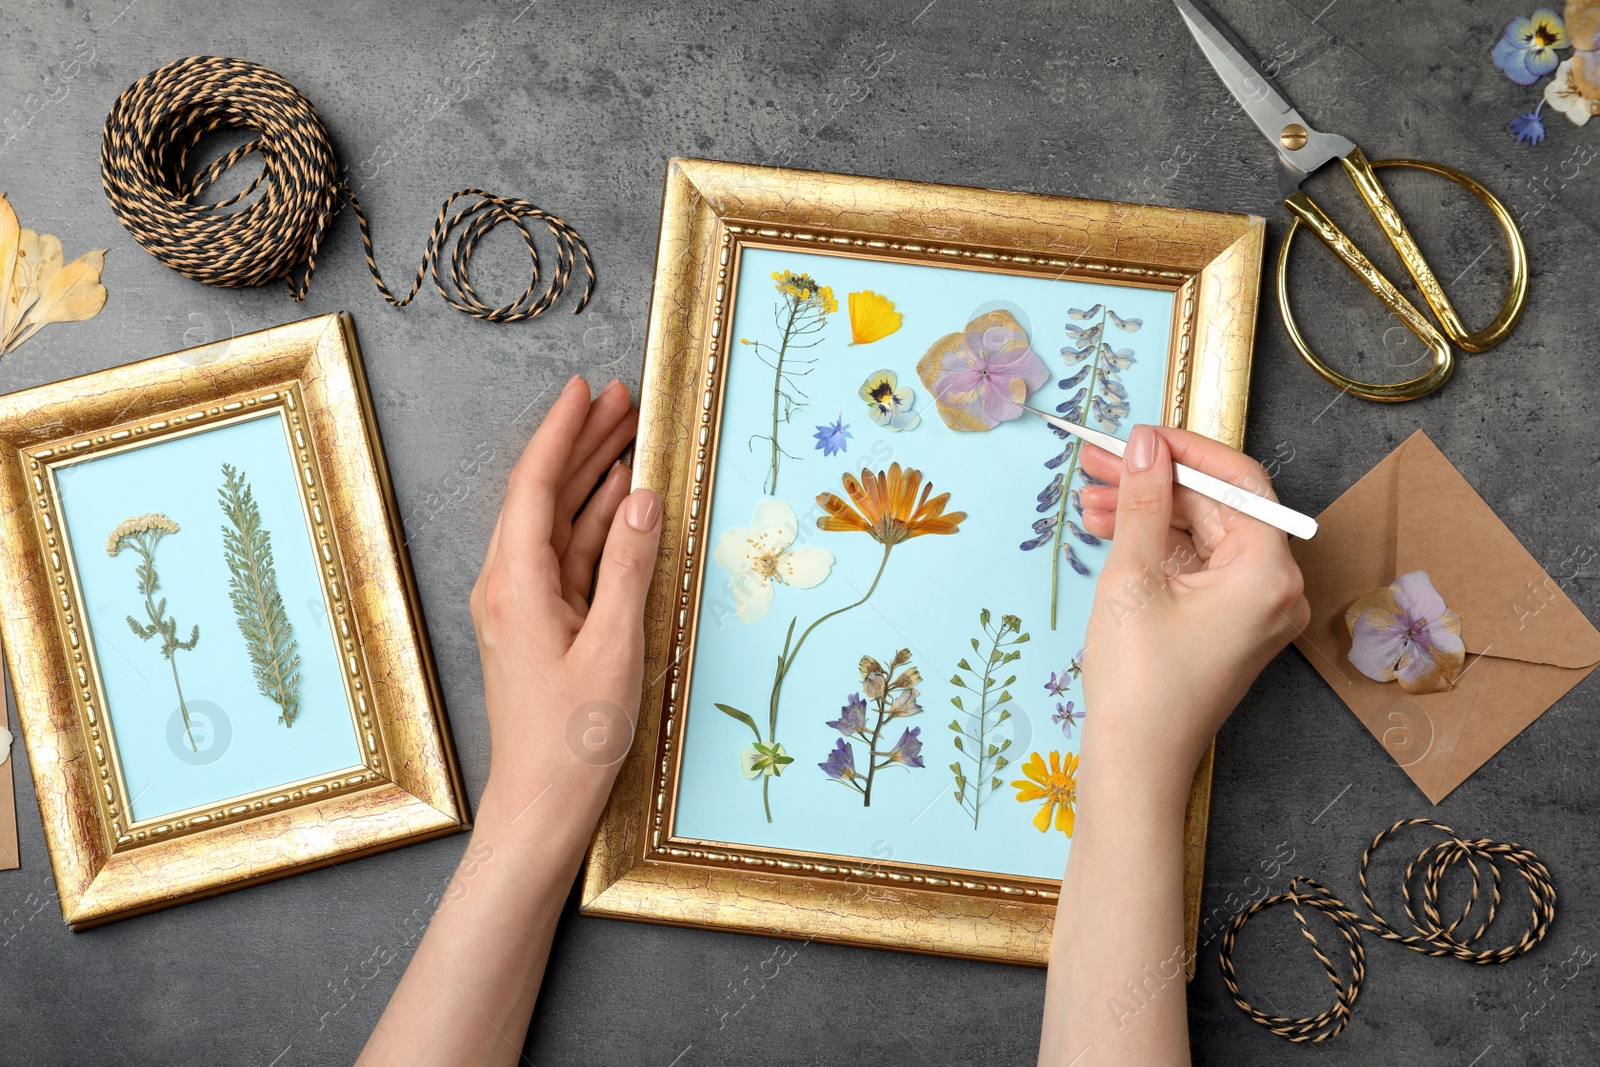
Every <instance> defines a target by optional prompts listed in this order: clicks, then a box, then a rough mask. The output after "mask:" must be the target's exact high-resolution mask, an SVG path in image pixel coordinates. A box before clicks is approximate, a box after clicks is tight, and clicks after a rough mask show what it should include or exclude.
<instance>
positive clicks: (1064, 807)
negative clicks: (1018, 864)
mask: <svg viewBox="0 0 1600 1067" xmlns="http://www.w3.org/2000/svg"><path fill="white" fill-rule="evenodd" d="M1022 773H1023V774H1024V775H1026V776H1027V777H1025V778H1018V779H1017V780H1016V781H1014V782H1012V783H1011V784H1012V785H1013V786H1015V787H1016V790H1017V803H1019V804H1032V803H1033V802H1034V801H1036V800H1043V801H1044V803H1043V804H1041V805H1040V806H1039V814H1037V815H1035V816H1034V817H1033V825H1034V827H1035V828H1036V829H1037V830H1038V831H1039V832H1040V833H1041V834H1042V833H1044V832H1045V831H1047V830H1049V829H1050V820H1051V818H1052V817H1054V819H1055V824H1056V829H1057V830H1060V831H1061V832H1062V833H1064V834H1066V835H1067V836H1068V837H1071V836H1072V828H1073V825H1074V824H1075V823H1076V821H1077V815H1076V812H1075V811H1074V810H1073V805H1075V804H1076V803H1077V802H1078V756H1077V753H1075V752H1068V753H1067V754H1066V755H1065V756H1063V755H1062V754H1061V753H1059V752H1052V753H1050V766H1049V769H1046V768H1045V764H1044V757H1043V756H1041V755H1039V753H1037V752H1032V753H1029V755H1028V758H1027V759H1026V760H1024V761H1023V763H1022Z"/></svg>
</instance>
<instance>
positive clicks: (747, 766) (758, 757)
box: [739, 741, 794, 778]
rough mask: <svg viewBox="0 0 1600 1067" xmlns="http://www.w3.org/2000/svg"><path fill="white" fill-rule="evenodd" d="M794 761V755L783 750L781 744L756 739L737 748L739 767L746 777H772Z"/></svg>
mask: <svg viewBox="0 0 1600 1067" xmlns="http://www.w3.org/2000/svg"><path fill="white" fill-rule="evenodd" d="M793 762H794V757H793V756H791V755H789V754H788V753H787V752H785V751H784V750H783V746H782V745H781V744H776V743H774V744H770V745H768V744H762V743H761V742H760V741H757V742H756V743H755V744H753V745H746V746H744V748H742V749H740V750H739V769H740V770H741V771H743V772H744V776H745V777H746V778H759V777H761V776H763V775H765V776H767V777H769V778H770V777H773V776H775V775H779V774H782V773H783V769H784V768H785V767H787V766H788V765H789V764H791V763H793Z"/></svg>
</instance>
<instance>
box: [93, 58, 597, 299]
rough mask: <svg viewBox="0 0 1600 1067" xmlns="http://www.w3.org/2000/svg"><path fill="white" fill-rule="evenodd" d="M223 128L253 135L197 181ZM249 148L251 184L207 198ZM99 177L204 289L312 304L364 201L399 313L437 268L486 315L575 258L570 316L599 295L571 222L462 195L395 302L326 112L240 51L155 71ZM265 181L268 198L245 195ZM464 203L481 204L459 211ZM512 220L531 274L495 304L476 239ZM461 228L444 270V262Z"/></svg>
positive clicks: (445, 284) (567, 268) (441, 279)
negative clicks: (548, 240) (471, 269)
mask: <svg viewBox="0 0 1600 1067" xmlns="http://www.w3.org/2000/svg"><path fill="white" fill-rule="evenodd" d="M227 129H243V130H250V131H253V132H254V133H255V134H256V136H255V137H254V139H252V140H250V141H248V142H246V143H245V144H242V145H239V146H238V147H236V148H234V149H232V150H231V151H229V152H227V153H225V154H223V155H222V156H219V157H218V158H217V159H215V160H212V161H211V162H210V163H209V164H207V165H206V166H204V167H201V168H199V169H198V170H196V171H195V172H194V173H193V174H192V175H191V173H190V168H189V155H190V152H191V151H192V150H193V149H194V147H195V146H196V145H197V144H199V142H200V141H201V139H203V138H204V137H205V136H206V135H208V134H211V133H215V132H217V131H219V130H227ZM252 155H259V156H260V157H261V162H262V169H261V173H260V174H258V175H256V177H255V180H254V181H252V182H251V183H250V185H249V187H248V188H246V189H244V190H243V191H242V192H240V193H237V194H236V195H234V196H231V197H229V198H227V199H225V200H221V201H217V202H215V203H202V202H201V197H202V194H203V193H204V192H205V190H206V189H207V188H208V187H209V186H211V185H213V184H215V183H216V181H217V180H218V179H219V178H221V177H222V175H223V174H225V173H226V172H227V171H228V170H229V169H231V168H232V167H233V166H235V165H236V164H238V163H240V162H242V161H243V160H244V159H245V158H247V157H249V156H252ZM100 181H101V184H102V186H103V187H104V188H105V192H106V196H107V198H108V199H110V201H111V209H112V210H113V211H114V212H115V213H116V216H117V218H118V220H119V221H121V223H122V224H123V226H125V227H126V228H127V230H128V232H129V233H131V234H132V235H133V238H134V240H136V241H138V242H139V244H140V245H141V246H143V247H144V249H145V250H146V251H147V252H149V253H150V254H151V255H153V256H155V257H156V259H158V260H160V261H161V262H162V263H164V264H166V265H167V266H169V267H171V268H172V269H173V270H176V271H178V272H179V273H180V274H183V275H184V276H185V277H188V278H192V279H194V280H195V281H197V282H202V283H204V284H206V285H219V286H226V287H230V288H241V287H246V286H256V285H264V284H266V283H267V282H271V281H276V280H277V279H279V278H282V279H284V280H285V282H286V283H287V285H288V287H289V295H290V296H291V297H292V298H293V299H294V300H295V301H296V302H298V301H301V300H304V299H305V297H306V293H307V292H308V291H309V290H310V288H311V275H312V274H313V272H315V270H316V268H317V252H318V251H319V250H320V249H321V247H322V241H323V238H324V237H325V235H326V234H327V231H328V227H329V226H330V224H331V223H332V221H333V218H334V216H335V215H336V214H337V213H338V210H339V205H340V198H341V197H342V198H343V199H344V200H347V201H349V203H350V206H351V207H352V208H354V209H355V214H356V222H357V223H358V224H359V225H360V227H361V241H362V244H363V246H364V247H365V252H366V261H367V269H368V270H369V271H370V272H371V273H372V280H373V283H374V284H376V285H377V287H378V292H379V293H381V294H382V295H383V298H384V299H385V300H387V301H388V302H389V303H390V304H391V305H393V306H394V307H397V308H401V307H405V306H406V305H407V304H409V303H411V301H412V299H413V298H415V297H416V295H417V292H418V291H419V290H420V289H421V288H422V284H423V281H424V280H425V279H426V278H427V277H428V275H429V274H430V273H431V274H432V277H433V284H434V288H435V289H437V290H438V291H439V295H440V296H441V297H443V298H444V300H445V302H446V303H448V304H449V305H450V306H451V307H453V308H455V309H456V310H457V311H461V312H463V313H465V314H468V315H471V316H473V317H474V318H479V319H486V320H488V321H489V322H521V321H523V320H525V319H531V318H534V317H536V316H538V315H541V314H543V313H544V312H546V311H548V310H549V309H550V308H551V307H552V306H554V305H555V303H556V301H558V300H559V299H560V298H561V294H562V292H563V291H564V290H565V289H566V286H567V283H568V281H569V279H570V277H571V275H572V272H573V270H574V269H575V268H576V267H578V266H579V265H581V266H582V268H583V272H584V287H583V296H582V298H581V299H580V300H579V301H578V305H577V307H575V308H573V314H577V313H578V312H579V311H582V310H583V309H584V307H585V306H586V305H587V304H588V303H589V297H590V296H591V295H592V294H593V292H594V283H595V277H594V265H593V262H592V260H591V258H590V255H589V246H588V245H587V244H586V243H585V242H584V240H583V238H582V237H581V236H579V234H578V231H577V230H575V229H573V228H572V227H571V226H570V225H568V224H567V223H566V221H565V220H563V219H561V218H559V217H557V216H555V215H552V214H550V213H549V212H547V211H543V210H541V209H540V208H538V207H537V206H535V205H534V204H531V203H529V202H528V201H526V200H522V199H518V198H516V197H505V196H497V195H495V194H493V193H489V192H485V191H484V190H482V189H462V190H460V191H458V192H455V193H452V194H451V195H450V197H449V198H448V199H446V200H445V202H444V203H443V204H442V205H441V206H440V208H439V214H438V217H437V218H436V219H435V220H434V224H433V229H432V231H431V232H430V233H429V235H428V241H427V244H426V245H425V246H424V249H423V255H422V262H421V263H419V264H418V265H417V275H416V278H415V279H413V281H412V283H411V290H410V292H408V293H407V294H406V295H405V296H404V297H403V298H399V299H397V298H396V297H395V295H394V293H393V292H391V291H390V289H389V287H388V285H386V284H385V283H384V280H383V275H382V274H381V273H380V272H379V270H378V264H377V261H376V260H375V259H374V258H373V253H372V228H371V226H370V225H369V223H368V221H367V215H366V212H365V211H363V210H362V207H361V203H360V202H359V201H358V200H357V199H356V198H355V195H354V194H353V193H352V192H351V190H350V187H349V185H348V184H346V183H345V182H343V181H342V180H340V178H339V164H338V160H337V158H336V157H335V156H334V152H333V145H332V142H331V141H330V139H329V137H328V131H327V129H326V128H325V127H324V126H323V125H322V119H321V117H320V116H319V115H318V114H317V109H316V108H315V107H313V106H312V104H311V101H310V100H307V99H306V98H305V96H304V95H303V94H302V93H301V92H300V91H299V90H298V89H296V88H295V87H294V86H293V85H291V84H289V82H288V81H287V80H285V79H284V77H283V76H282V75H280V74H278V73H277V72H276V71H273V70H271V69H269V68H267V67H263V66H261V65H260V64H258V63H250V62H247V61H245V60H242V59H226V58H221V57H217V56H191V57H189V58H187V59H180V60H177V61H176V62H173V63H169V64H167V65H166V66H164V67H161V68H160V69H158V70H153V71H151V72H150V73H149V74H146V75H145V76H144V77H142V78H140V79H139V80H138V81H136V82H134V83H133V84H132V85H130V86H129V87H128V88H127V89H125V90H124V91H123V93H122V95H121V96H119V97H117V100H116V103H115V104H113V105H112V106H111V113H110V114H109V115H108V116H107V117H106V126H105V135H104V138H103V140H102V141H101V146H100ZM258 189H261V190H263V192H262V195H261V196H260V197H258V198H256V199H254V200H250V201H249V203H244V202H245V201H246V200H247V199H249V198H250V197H251V195H252V194H253V193H255V192H256V191H257V190H258ZM462 197H476V198H477V199H476V200H475V201H474V202H472V203H470V204H469V205H468V206H465V207H462V208H460V209H459V210H457V211H455V213H454V214H452V213H451V208H452V206H453V205H454V204H455V203H456V201H457V200H459V199H461V198H462ZM240 204H243V206H242V207H239V206H237V205H240ZM230 209H233V210H230ZM503 222H508V223H510V224H511V225H512V226H514V227H516V229H517V230H518V231H519V232H520V233H521V235H522V238H523V242H524V244H525V245H526V246H527V250H528V257H529V259H530V261H531V262H532V268H533V269H532V277H531V279H530V280H529V282H528V287H527V289H526V290H524V291H523V293H522V295H521V296H520V297H518V298H517V299H516V300H514V301H512V302H511V303H510V304H507V305H505V306H504V307H493V306H491V305H489V304H487V303H486V302H485V301H484V300H483V299H481V298H480V297H479V296H478V293H477V291H476V290H474V289H473V287H472V282H471V280H470V277H469V274H468V264H469V262H470V260H471V258H472V253H473V250H474V249H475V248H476V247H477V245H478V242H479V241H481V240H483V238H484V237H486V236H487V235H488V234H489V232H490V231H491V230H493V229H494V228H495V227H496V226H498V225H500V224H501V223H503ZM539 224H543V226H544V228H545V229H546V230H547V231H548V232H549V233H550V235H551V236H552V237H553V238H554V239H555V246H556V257H555V258H556V263H555V271H554V273H553V274H552V275H551V276H550V277H549V279H548V281H547V282H545V283H544V287H543V292H542V293H541V292H540V285H541V280H542V274H543V271H542V264H541V262H540V258H539V252H538V249H537V248H536V246H535V244H534V233H535V232H536V229H537V227H538V225H539ZM457 230H459V231H460V233H459V235H457V236H456V238H455V241H454V244H453V246H452V247H451V250H450V255H449V261H450V263H449V271H448V274H445V272H443V271H442V269H441V267H440V261H441V260H442V259H443V258H445V257H444V250H445V246H446V245H447V244H449V243H450V242H451V238H452V235H455V234H456V232H457Z"/></svg>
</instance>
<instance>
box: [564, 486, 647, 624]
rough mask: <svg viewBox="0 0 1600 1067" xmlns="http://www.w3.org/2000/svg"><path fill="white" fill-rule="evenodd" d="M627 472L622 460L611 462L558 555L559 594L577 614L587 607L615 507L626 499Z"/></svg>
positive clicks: (614, 513) (575, 521) (615, 514)
mask: <svg viewBox="0 0 1600 1067" xmlns="http://www.w3.org/2000/svg"><path fill="white" fill-rule="evenodd" d="M629 474H630V472H629V470H628V468H627V467H625V466H623V465H622V464H621V463H613V464H612V465H611V471H610V473H608V474H607V475H606V477H605V480H604V481H602V482H601V483H600V487H599V488H598V489H596V490H595V491H594V496H592V497H590V498H589V503H588V504H586V505H584V508H583V511H581V512H580V513H579V514H578V517H577V519H575V520H574V521H573V523H572V537H571V538H570V539H569V540H568V541H567V547H566V551H565V552H563V553H562V554H561V596H562V597H563V598H564V599H565V600H566V602H567V603H568V604H571V605H572V609H573V610H574V611H576V612H578V614H580V615H582V614H584V613H585V612H587V611H588V610H589V593H590V591H591V590H592V589H593V588H594V568H595V564H596V563H598V562H599V561H600V550H601V549H602V548H603V547H604V546H605V543H606V534H607V533H608V532H609V531H610V529H611V523H612V520H614V519H615V518H616V516H617V508H618V507H620V506H621V504H622V502H623V501H624V500H625V499H627V496H628V479H629Z"/></svg>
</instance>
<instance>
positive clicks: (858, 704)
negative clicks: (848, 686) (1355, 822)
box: [828, 693, 867, 737]
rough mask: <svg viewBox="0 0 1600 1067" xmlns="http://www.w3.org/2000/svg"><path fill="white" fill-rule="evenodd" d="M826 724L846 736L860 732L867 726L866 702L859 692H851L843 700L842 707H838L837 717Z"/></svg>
mask: <svg viewBox="0 0 1600 1067" xmlns="http://www.w3.org/2000/svg"><path fill="white" fill-rule="evenodd" d="M828 725H829V726H831V727H833V728H834V729H835V730H838V731H839V732H840V733H841V734H844V735H845V736H846V737H849V736H850V735H851V734H857V733H861V732H862V731H863V730H865V729H866V726H867V702H866V701H865V700H863V699H862V698H861V694H860V693H854V694H851V696H850V697H849V698H848V699H847V700H846V701H845V705H844V707H842V708H840V709H839V717H838V718H837V719H834V720H832V721H831V722H829V723H828Z"/></svg>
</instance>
